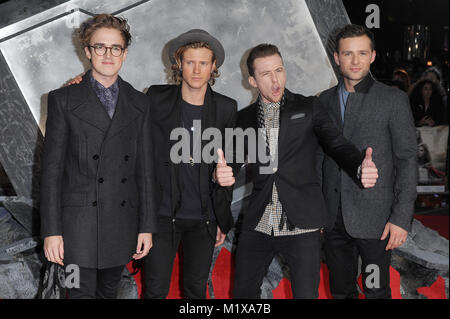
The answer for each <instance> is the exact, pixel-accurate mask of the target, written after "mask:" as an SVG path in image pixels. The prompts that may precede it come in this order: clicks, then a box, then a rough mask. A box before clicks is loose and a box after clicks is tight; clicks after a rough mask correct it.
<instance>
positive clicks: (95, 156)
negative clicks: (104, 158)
mask: <svg viewBox="0 0 450 319" xmlns="http://www.w3.org/2000/svg"><path fill="white" fill-rule="evenodd" d="M99 158H100V156H98V155H97V154H95V155H94V156H92V159H93V160H94V161H96V160H98V159H99Z"/></svg>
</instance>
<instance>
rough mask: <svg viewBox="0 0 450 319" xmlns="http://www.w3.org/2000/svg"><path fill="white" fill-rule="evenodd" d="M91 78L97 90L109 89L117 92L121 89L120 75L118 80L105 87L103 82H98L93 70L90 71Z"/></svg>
mask: <svg viewBox="0 0 450 319" xmlns="http://www.w3.org/2000/svg"><path fill="white" fill-rule="evenodd" d="M89 78H90V80H91V84H92V87H93V88H95V89H96V90H101V91H103V90H109V91H112V92H113V93H116V92H117V91H118V90H119V77H117V79H116V82H114V83H113V84H112V85H111V86H109V87H107V88H105V87H104V86H103V84H101V83H100V82H98V81H97V80H96V79H95V78H94V77H93V76H92V72H90V73H89Z"/></svg>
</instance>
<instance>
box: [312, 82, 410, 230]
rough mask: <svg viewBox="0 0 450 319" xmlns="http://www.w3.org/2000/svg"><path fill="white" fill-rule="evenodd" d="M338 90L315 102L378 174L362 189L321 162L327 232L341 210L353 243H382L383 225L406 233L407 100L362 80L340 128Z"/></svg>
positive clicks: (328, 163) (329, 163)
mask: <svg viewBox="0 0 450 319" xmlns="http://www.w3.org/2000/svg"><path fill="white" fill-rule="evenodd" d="M338 88H339V85H338V86H335V87H333V88H330V89H328V90H326V91H324V92H323V93H322V94H321V95H320V100H321V101H322V103H323V104H324V105H325V107H326V108H327V110H328V112H329V114H330V115H331V117H332V118H333V120H334V121H335V123H336V125H337V126H338V127H339V128H340V129H341V130H342V131H343V133H344V136H345V137H346V138H347V139H349V140H350V141H352V142H353V143H354V144H355V145H356V146H357V147H358V148H360V149H362V150H366V149H367V147H372V148H373V161H374V162H375V165H376V166H377V168H378V175H379V178H378V181H377V183H376V185H375V187H374V188H370V189H363V188H362V187H361V184H360V183H357V182H355V181H354V180H353V179H352V178H351V177H350V176H348V175H347V174H346V173H345V172H343V171H341V170H340V169H339V167H338V166H337V164H336V163H335V161H334V160H333V159H331V158H330V157H328V156H325V158H324V161H323V166H322V168H323V170H322V174H323V192H324V196H325V200H326V205H327V213H328V222H327V227H326V229H328V230H331V229H332V227H333V225H334V222H335V220H336V216H337V213H338V207H339V204H341V205H342V215H343V219H344V224H345V228H346V231H347V232H348V233H349V235H350V236H352V237H354V238H363V239H376V238H378V239H379V238H381V235H382V233H383V230H384V227H385V225H386V223H387V222H391V223H393V224H395V225H397V226H399V227H401V228H403V229H405V230H407V231H410V229H411V223H412V216H413V214H414V201H415V198H416V185H417V157H416V152H417V141H416V133H415V127H414V120H413V117H412V113H411V109H410V106H409V101H408V97H407V95H406V94H405V93H404V92H402V91H400V90H398V89H396V88H392V87H389V86H386V85H384V84H382V83H380V82H377V81H375V80H374V79H373V78H372V76H371V75H368V76H366V78H365V79H363V80H362V81H361V82H360V83H359V84H358V85H356V87H355V91H356V92H355V93H353V94H350V96H349V98H348V101H347V105H346V109H345V121H344V124H343V123H342V120H341V114H340V112H341V111H340V102H339V101H340V100H339V89H338Z"/></svg>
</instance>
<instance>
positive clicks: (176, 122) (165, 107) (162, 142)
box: [145, 85, 237, 233]
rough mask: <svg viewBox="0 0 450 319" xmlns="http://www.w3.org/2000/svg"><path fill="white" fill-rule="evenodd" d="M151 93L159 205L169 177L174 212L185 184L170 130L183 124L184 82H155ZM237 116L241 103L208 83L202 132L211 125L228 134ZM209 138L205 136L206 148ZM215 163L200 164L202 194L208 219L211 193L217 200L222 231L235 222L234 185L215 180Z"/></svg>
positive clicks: (151, 131)
mask: <svg viewBox="0 0 450 319" xmlns="http://www.w3.org/2000/svg"><path fill="white" fill-rule="evenodd" d="M147 95H148V97H149V100H150V108H151V109H150V112H151V119H150V120H146V124H145V126H146V128H145V129H146V130H147V131H148V133H147V135H148V136H152V137H153V143H154V146H155V154H154V161H155V171H156V180H155V183H156V187H155V190H156V199H157V203H156V205H157V207H158V208H159V206H160V204H161V199H162V189H163V185H164V184H165V181H167V180H168V179H170V181H171V183H170V184H171V197H172V198H171V200H172V209H173V212H172V215H173V216H176V211H177V209H178V208H179V207H180V205H181V187H182V186H181V185H180V180H179V179H180V177H179V165H177V164H174V163H173V162H172V161H171V159H170V149H171V147H172V146H173V145H174V144H175V143H176V142H177V141H171V140H170V132H171V131H172V130H173V129H174V128H177V127H180V126H181V125H180V116H181V115H180V114H181V109H180V102H181V99H182V96H181V85H178V86H177V85H154V86H151V87H150V88H149V89H148V91H147ZM236 117H237V103H236V101H235V100H233V99H231V98H229V97H226V96H224V95H222V94H219V93H217V92H214V91H213V90H212V89H211V87H209V86H208V89H207V92H206V95H205V105H204V109H203V112H202V121H201V124H202V133H203V131H204V130H205V129H207V128H209V127H214V128H218V129H220V131H221V132H222V136H223V137H224V136H225V133H224V132H225V128H226V127H230V128H234V127H235V123H236ZM207 143H208V141H203V140H202V149H203V147H204V146H205V145H206V144H207ZM215 165H216V164H215V163H214V162H213V163H211V164H206V163H204V162H203V161H202V163H201V164H200V193H201V194H200V195H201V203H202V211H203V212H202V214H203V216H204V219H205V220H206V219H207V217H206V216H207V208H208V201H209V200H210V199H209V198H210V196H211V198H212V202H213V210H214V213H215V216H216V220H217V223H218V225H219V227H220V229H221V230H222V232H224V233H227V232H228V231H229V230H230V229H231V227H232V226H233V217H232V215H231V210H230V205H231V200H232V187H220V186H219V185H218V184H215V183H213V182H212V179H211V178H212V173H213V171H214V168H215Z"/></svg>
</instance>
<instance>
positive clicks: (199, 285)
mask: <svg viewBox="0 0 450 319" xmlns="http://www.w3.org/2000/svg"><path fill="white" fill-rule="evenodd" d="M167 223H171V220H169V219H167ZM216 234H217V224H216V223H215V222H209V224H206V222H205V221H203V220H183V219H177V220H176V221H175V227H174V230H173V233H172V232H168V231H165V232H161V233H156V234H154V235H153V247H152V249H150V253H149V254H148V255H147V256H146V257H145V258H144V294H143V297H144V298H145V299H163V298H166V297H167V294H168V293H169V289H170V279H171V277H172V268H173V261H174V260H175V255H176V253H177V250H178V246H179V244H180V242H181V246H182V257H183V259H182V260H183V275H182V277H183V292H184V298H186V299H205V298H206V285H207V281H208V275H209V269H210V267H211V262H212V256H213V253H214V246H215V243H216V241H215V239H216Z"/></svg>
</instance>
